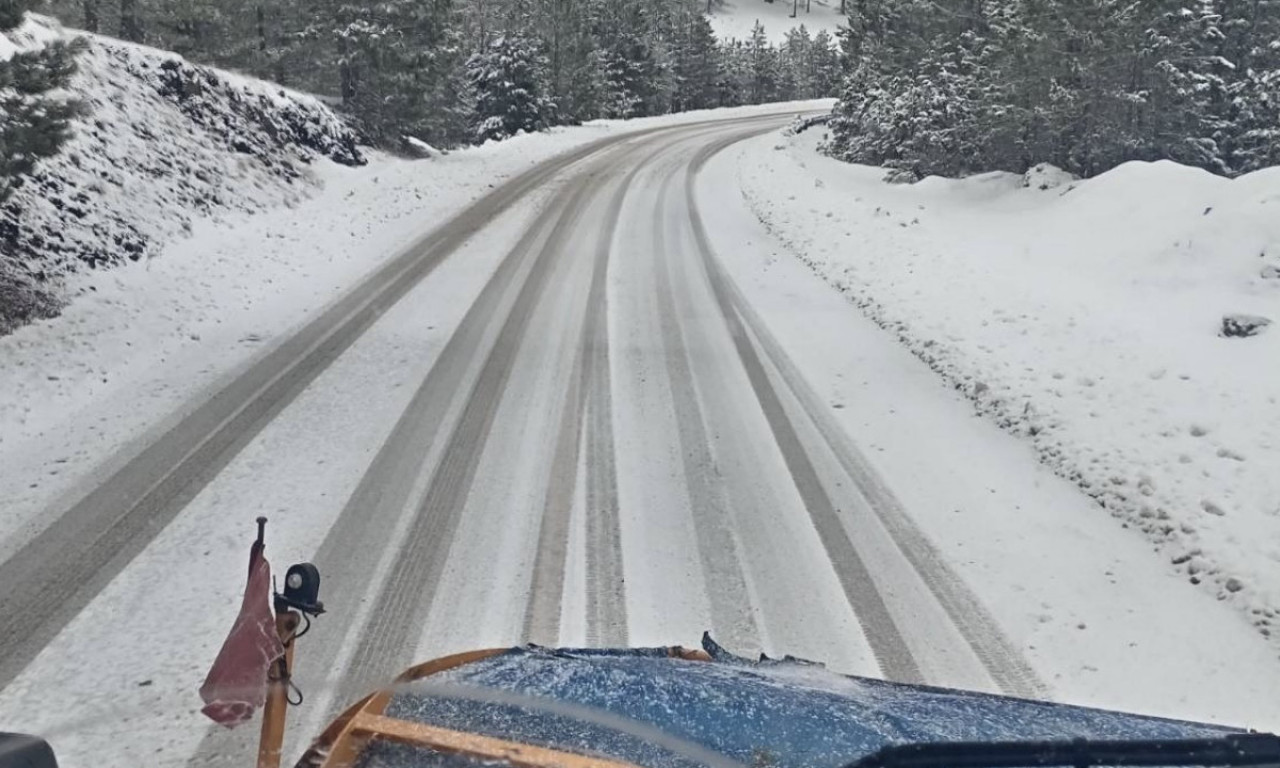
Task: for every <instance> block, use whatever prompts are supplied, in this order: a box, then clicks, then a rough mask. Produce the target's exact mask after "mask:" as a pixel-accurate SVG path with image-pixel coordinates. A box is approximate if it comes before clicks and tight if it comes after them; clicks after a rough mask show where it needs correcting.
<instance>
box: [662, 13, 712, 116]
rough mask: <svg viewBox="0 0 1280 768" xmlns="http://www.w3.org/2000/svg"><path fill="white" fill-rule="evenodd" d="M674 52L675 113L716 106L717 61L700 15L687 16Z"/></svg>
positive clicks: (704, 17) (707, 29) (673, 106)
mask: <svg viewBox="0 0 1280 768" xmlns="http://www.w3.org/2000/svg"><path fill="white" fill-rule="evenodd" d="M677 32H678V36H677V37H676V39H675V41H674V48H673V71H674V75H675V93H674V94H673V96H672V100H671V107H672V109H673V110H674V111H685V110H691V109H708V108H710V107H713V106H715V105H716V82H717V80H718V79H719V74H720V73H719V61H718V57H717V56H716V39H715V33H714V32H712V30H711V23H710V22H709V21H707V17H706V16H704V15H703V14H701V13H696V12H695V13H689V14H686V17H685V19H684V21H683V23H682V24H681V26H680V27H679V28H678V29H677Z"/></svg>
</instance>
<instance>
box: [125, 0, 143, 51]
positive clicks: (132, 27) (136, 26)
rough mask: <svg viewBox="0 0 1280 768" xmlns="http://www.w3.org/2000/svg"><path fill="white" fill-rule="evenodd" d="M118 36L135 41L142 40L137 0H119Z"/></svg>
mask: <svg viewBox="0 0 1280 768" xmlns="http://www.w3.org/2000/svg"><path fill="white" fill-rule="evenodd" d="M120 36H121V37H123V38H124V39H125V40H131V41H133V42H135V43H140V42H142V23H141V21H139V19H138V3H137V0H120Z"/></svg>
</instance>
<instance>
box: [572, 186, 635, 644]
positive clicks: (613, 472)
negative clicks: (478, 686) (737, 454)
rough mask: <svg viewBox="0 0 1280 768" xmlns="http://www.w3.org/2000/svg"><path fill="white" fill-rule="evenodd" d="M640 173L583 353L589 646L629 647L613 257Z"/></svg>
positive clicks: (597, 283)
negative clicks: (610, 281) (613, 360)
mask: <svg viewBox="0 0 1280 768" xmlns="http://www.w3.org/2000/svg"><path fill="white" fill-rule="evenodd" d="M634 177H635V173H634V172H632V174H631V175H629V176H628V177H627V180H626V182H625V183H624V184H623V186H622V189H620V190H619V192H618V196H617V197H616V198H615V199H614V201H613V203H614V204H613V206H611V209H610V212H609V214H610V216H609V220H608V223H609V226H608V227H607V228H605V229H603V230H602V231H601V233H600V239H599V240H598V242H597V243H596V270H595V273H594V274H593V275H592V276H591V294H592V295H593V296H595V297H596V301H594V302H592V303H591V304H590V305H589V307H588V310H587V311H588V317H587V328H588V329H589V332H588V333H587V334H585V335H584V337H583V340H584V342H585V344H586V346H585V347H584V349H583V356H584V358H585V366H586V370H587V377H588V381H589V382H590V387H589V389H588V391H587V403H586V427H587V429H586V436H585V438H584V442H585V446H584V447H585V449H586V474H587V477H586V503H585V505H584V511H585V514H586V545H587V558H586V560H587V574H586V575H587V578H586V581H587V643H588V644H589V645H605V646H619V645H626V644H627V601H626V583H625V578H624V576H623V570H622V523H621V520H620V516H619V511H618V468H617V457H616V456H615V454H614V442H613V399H612V386H613V385H612V379H611V377H610V373H609V321H608V318H609V295H608V291H607V290H606V289H605V280H606V278H607V277H608V265H609V251H610V249H611V248H612V247H613V236H614V231H615V230H616V228H617V223H618V217H619V215H620V211H621V208H622V202H623V200H624V199H625V197H626V191H627V188H628V187H629V186H630V184H631V180H632V179H633V178H634Z"/></svg>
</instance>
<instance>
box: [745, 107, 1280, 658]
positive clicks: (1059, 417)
mask: <svg viewBox="0 0 1280 768" xmlns="http://www.w3.org/2000/svg"><path fill="white" fill-rule="evenodd" d="M821 132H822V129H821V128H820V127H818V128H814V129H811V130H809V131H806V132H804V133H801V134H799V135H798V136H795V137H792V138H780V137H777V136H771V137H765V138H762V139H758V140H755V141H753V142H749V143H746V144H744V145H742V146H741V147H739V148H738V149H736V150H735V151H737V152H739V153H741V157H742V158H743V165H742V172H741V181H742V184H743V186H744V194H746V196H747V198H748V199H749V201H750V203H751V205H752V206H753V208H754V210H755V211H756V213H757V215H758V216H759V217H760V218H761V219H762V220H763V221H764V222H765V223H766V224H767V225H768V226H769V228H770V230H771V231H772V232H773V233H774V234H775V235H776V236H777V237H779V238H780V239H781V240H783V241H784V242H786V243H787V245H788V246H789V248H790V250H791V251H793V252H794V253H795V254H796V255H797V256H799V257H800V258H801V259H802V260H803V261H804V262H806V263H807V264H808V265H809V266H810V267H811V268H812V269H813V270H814V271H815V272H817V273H818V274H819V275H821V276H822V277H823V278H824V279H825V280H826V281H827V282H828V283H830V284H831V285H833V286H835V287H837V288H838V289H840V290H841V291H843V292H845V293H846V294H847V295H848V297H849V298H850V299H851V300H852V301H854V302H855V303H857V304H858V305H859V306H860V307H861V308H862V309H863V310H864V312H865V313H867V314H868V315H869V316H871V317H872V318H873V319H874V320H875V321H876V322H877V323H879V324H880V325H882V326H883V327H885V328H887V329H889V330H890V331H891V332H893V333H894V334H896V335H897V337H898V338H899V339H900V340H901V341H902V342H903V343H904V344H906V345H907V346H908V347H909V348H910V349H911V350H912V351H913V352H914V353H915V354H916V355H917V356H919V357H921V358H922V359H924V360H925V361H926V362H928V363H929V365H930V366H931V367H932V368H933V369H934V370H935V371H937V372H939V373H940V374H941V375H943V376H944V377H945V378H946V379H947V380H948V381H950V382H951V383H953V384H954V386H955V387H956V388H957V389H959V390H961V391H962V392H963V393H964V394H965V395H966V396H968V397H969V398H971V399H972V400H973V402H974V403H975V406H976V408H977V409H978V410H979V411H981V412H982V413H984V414H986V415H988V416H989V417H990V418H991V419H993V420H995V421H996V422H997V423H999V424H1000V425H1001V426H1002V427H1003V428H1005V429H1006V430H1008V431H1011V432H1014V433H1016V434H1018V435H1021V436H1024V437H1025V438H1026V439H1027V440H1029V441H1031V442H1032V443H1033V444H1034V446H1035V449H1036V451H1037V453H1038V455H1039V457H1040V460H1041V461H1042V462H1044V463H1045V464H1047V465H1048V466H1050V467H1051V468H1053V470H1054V471H1055V472H1056V473H1058V474H1059V475H1061V476H1062V477H1065V478H1067V479H1069V480H1071V481H1073V482H1074V483H1076V484H1077V485H1078V486H1079V487H1080V488H1082V489H1083V490H1084V491H1086V492H1087V493H1088V494H1089V495H1091V496H1092V497H1093V498H1094V499H1095V500H1096V501H1097V502H1098V503H1099V504H1100V505H1101V507H1100V508H1095V509H1094V512H1095V513H1096V514H1098V515H1105V514H1108V513H1110V515H1112V516H1114V518H1115V524H1116V525H1117V526H1124V527H1127V528H1133V529H1137V530H1140V531H1141V532H1143V533H1144V534H1145V535H1146V536H1147V537H1148V539H1149V541H1150V543H1151V545H1152V546H1154V548H1155V549H1156V551H1157V552H1158V556H1159V557H1160V558H1163V561H1164V562H1165V563H1166V568H1167V569H1168V571H1169V572H1170V573H1171V574H1173V573H1178V574H1181V575H1180V578H1181V579H1182V580H1184V581H1186V582H1190V583H1191V584H1198V585H1199V587H1198V588H1199V589H1201V590H1207V591H1208V592H1210V593H1211V594H1213V595H1214V596H1216V597H1217V598H1218V599H1220V600H1224V601H1228V602H1230V603H1232V604H1234V605H1236V606H1238V607H1239V608H1240V609H1242V610H1244V611H1245V612H1246V613H1247V617H1248V619H1249V620H1250V621H1251V622H1253V623H1254V625H1255V626H1256V627H1257V629H1258V630H1259V631H1261V632H1262V633H1263V634H1264V635H1267V636H1270V637H1272V639H1273V641H1275V640H1277V639H1280V632H1277V625H1278V624H1280V614H1278V613H1277V610H1278V609H1280V476H1277V474H1276V468H1277V467H1280V364H1277V361H1278V360H1280V329H1276V328H1274V327H1272V328H1270V329H1269V332H1265V331H1264V332H1263V333H1261V334H1260V335H1258V336H1254V337H1251V338H1228V337H1224V336H1221V335H1219V331H1220V329H1221V326H1222V321H1223V317H1224V315H1230V314H1234V313H1243V314H1248V315H1261V316H1264V317H1269V318H1271V319H1273V320H1280V168H1277V169H1270V170H1266V171H1261V172H1257V173H1254V174H1251V175H1249V176H1245V177H1243V178H1239V179H1236V180H1233V181H1229V180H1226V179H1223V178H1219V177H1215V176H1212V175H1210V174H1208V173H1205V172H1203V171H1199V170H1194V169H1189V168H1185V167H1182V166H1178V165H1175V164H1172V163H1168V162H1163V163H1155V164H1147V163H1129V164H1126V165H1123V166H1121V167H1119V168H1116V169H1114V170H1112V171H1110V172H1108V173H1106V174H1103V175H1101V176H1099V177H1097V178H1094V179H1090V180H1088V181H1082V182H1073V181H1071V180H1069V179H1064V178H1062V177H1061V176H1060V175H1058V174H1054V173H1052V172H1042V173H1033V174H1029V175H1028V177H1027V180H1026V181H1028V182H1029V183H1024V178H1023V177H1021V176H1015V175H1010V174H988V175H982V176H977V177H973V178H969V179H964V180H959V181H953V180H944V179H937V178H931V179H926V180H924V181H923V182H921V183H919V184H916V185H912V186H901V185H889V184H886V183H884V182H883V181H882V177H883V175H884V174H883V172H882V171H881V170H879V169H875V168H868V167H862V166H853V165H848V164H844V163H840V162H837V161H834V160H831V159H829V158H826V157H823V156H821V155H820V154H818V152H817V145H818V143H819V141H820V139H821V135H820V134H821ZM1187 588H1188V589H1192V588H1193V587H1190V586H1188V587H1187ZM1278 645H1280V644H1278Z"/></svg>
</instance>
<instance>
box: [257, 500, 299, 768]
mask: <svg viewBox="0 0 1280 768" xmlns="http://www.w3.org/2000/svg"><path fill="white" fill-rule="evenodd" d="M259 519H261V518H259ZM300 621H301V616H300V615H299V614H298V612H297V611H291V610H284V611H278V612H277V613H276V634H278V635H279V636H280V642H281V643H283V644H284V655H283V656H281V657H280V658H279V659H277V660H276V663H274V664H272V665H271V672H270V674H269V675H268V676H267V703H266V705H265V706H264V707H263V708H262V737H261V739H260V740H259V742H258V768H280V752H281V750H282V749H283V748H284V726H285V712H286V711H287V710H288V708H289V700H288V698H289V697H288V694H289V676H290V674H291V673H292V672H293V637H294V633H295V632H296V631H297V629H298V624H299V622H300Z"/></svg>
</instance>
